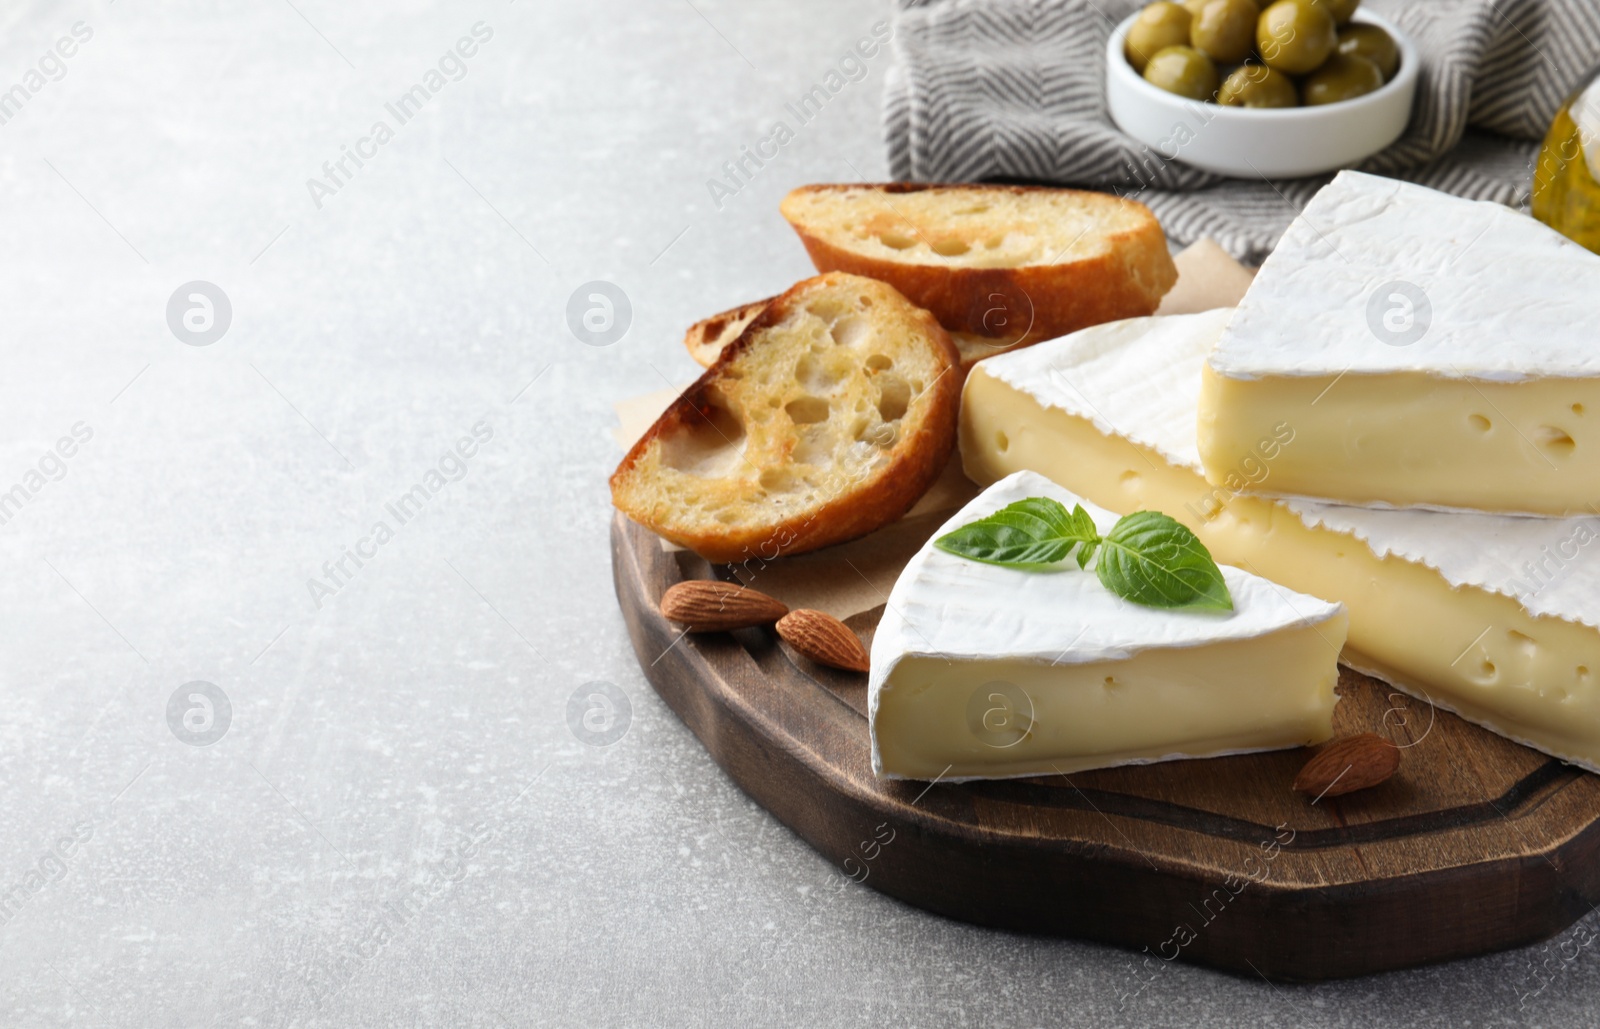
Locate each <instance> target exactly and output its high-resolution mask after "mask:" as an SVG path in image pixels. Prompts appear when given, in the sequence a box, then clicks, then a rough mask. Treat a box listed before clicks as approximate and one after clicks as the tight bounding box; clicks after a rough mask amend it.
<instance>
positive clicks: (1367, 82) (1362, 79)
mask: <svg viewBox="0 0 1600 1029" xmlns="http://www.w3.org/2000/svg"><path fill="white" fill-rule="evenodd" d="M1382 85H1383V72H1381V71H1379V70H1378V66H1377V65H1376V64H1373V63H1372V62H1371V61H1369V60H1367V59H1366V58H1365V57H1356V56H1354V55H1353V54H1334V55H1333V56H1332V57H1330V58H1328V63H1327V64H1324V65H1323V66H1322V67H1320V68H1318V69H1317V70H1316V71H1314V72H1312V73H1311V74H1310V75H1308V76H1306V80H1305V81H1304V82H1302V83H1301V84H1300V95H1301V99H1302V100H1303V101H1304V102H1305V105H1306V106H1307V107H1316V106H1318V105H1320V104H1336V103H1338V102H1339V101H1341V100H1354V99H1355V98H1356V97H1358V96H1365V95H1366V94H1368V93H1371V92H1372V91H1373V90H1375V89H1377V88H1378V87H1380V86H1382Z"/></svg>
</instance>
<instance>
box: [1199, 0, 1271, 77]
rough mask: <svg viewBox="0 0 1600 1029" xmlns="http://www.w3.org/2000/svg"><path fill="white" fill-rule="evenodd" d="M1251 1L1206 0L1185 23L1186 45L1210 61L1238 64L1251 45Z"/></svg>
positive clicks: (1253, 27)
mask: <svg viewBox="0 0 1600 1029" xmlns="http://www.w3.org/2000/svg"><path fill="white" fill-rule="evenodd" d="M1259 16H1260V13H1259V12H1258V11H1257V10H1256V5H1255V0H1208V2H1207V3H1206V5H1205V6H1204V7H1202V8H1201V9H1200V13H1199V14H1197V15H1195V17H1194V19H1193V20H1192V21H1191V23H1190V25H1189V41H1190V44H1191V45H1192V46H1193V47H1194V48H1195V49H1196V50H1198V51H1200V52H1201V53H1203V54H1205V55H1206V56H1207V57H1209V58H1211V59H1212V60H1213V61H1220V62H1222V63H1224V64H1238V63H1239V62H1240V61H1242V60H1244V59H1245V58H1246V57H1248V56H1249V55H1250V48H1251V47H1252V46H1254V45H1255V34H1256V18H1258V17H1259Z"/></svg>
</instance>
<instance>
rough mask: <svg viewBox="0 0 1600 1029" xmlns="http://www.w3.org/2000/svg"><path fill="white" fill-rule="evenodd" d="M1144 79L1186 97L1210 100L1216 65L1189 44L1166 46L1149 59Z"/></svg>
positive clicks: (1212, 92)
mask: <svg viewBox="0 0 1600 1029" xmlns="http://www.w3.org/2000/svg"><path fill="white" fill-rule="evenodd" d="M1144 79H1145V81H1146V82H1148V83H1150V84H1151V85H1153V86H1156V87H1158V88H1160V89H1164V90H1166V91H1167V92H1168V93H1174V94H1176V95H1178V96H1181V97H1188V98H1189V99H1190V100H1210V99H1211V98H1212V97H1214V96H1216V94H1217V66H1216V65H1215V64H1213V63H1211V58H1209V57H1207V56H1206V55H1205V54H1202V53H1201V52H1200V51H1198V50H1196V49H1194V48H1193V47H1187V46H1169V47H1167V48H1166V49H1165V50H1163V51H1161V52H1160V53H1158V54H1156V55H1155V56H1154V57H1152V58H1150V63H1149V64H1147V65H1146V66H1145V69H1144Z"/></svg>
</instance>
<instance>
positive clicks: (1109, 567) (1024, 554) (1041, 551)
mask: <svg viewBox="0 0 1600 1029" xmlns="http://www.w3.org/2000/svg"><path fill="white" fill-rule="evenodd" d="M933 545H934V546H936V547H938V548H939V549H940V550H943V551H945V552H946V553H949V554H955V555H956V556H957V557H964V558H968V559H970V560H973V561H983V562H985V563H986V564H993V565H1003V566H1004V567H1007V568H1022V569H1027V570H1030V571H1040V570H1043V569H1047V568H1050V567H1051V566H1053V565H1058V564H1060V563H1061V562H1063V561H1065V560H1066V559H1067V558H1068V557H1075V558H1076V560H1077V562H1078V567H1079V568H1084V569H1086V568H1088V567H1089V562H1090V560H1091V559H1093V558H1094V557H1095V555H1096V553H1098V554H1099V560H1097V561H1095V565H1094V572H1095V575H1096V576H1097V577H1098V578H1099V579H1100V583H1101V585H1103V586H1105V588H1106V589H1108V590H1110V591H1111V592H1112V593H1115V594H1116V595H1117V596H1119V597H1122V598H1123V599H1124V600H1131V601H1132V602H1133V603H1135V604H1142V605H1144V606H1145V607H1159V608H1165V609H1168V610H1174V611H1232V610H1233V597H1232V595H1230V594H1229V593H1228V584H1227V583H1226V582H1224V581H1223V579H1222V570H1221V569H1219V568H1218V567H1217V563H1216V562H1215V561H1213V560H1212V559H1211V553H1210V552H1209V551H1207V550H1206V548H1205V544H1203V543H1201V542H1200V540H1199V539H1197V538H1196V537H1195V534H1194V533H1192V532H1190V531H1189V530H1188V529H1187V528H1185V527H1184V526H1183V525H1182V524H1180V523H1179V522H1177V521H1176V520H1174V519H1172V518H1169V517H1167V516H1166V515H1164V514H1161V513H1159V512H1157V511H1135V512H1134V513H1133V514H1130V515H1126V516H1124V517H1123V518H1121V519H1119V520H1118V521H1117V524H1116V525H1114V526H1113V527H1112V529H1111V531H1110V532H1108V533H1106V534H1105V535H1104V536H1101V535H1100V533H1099V530H1098V529H1096V528H1095V524H1094V519H1092V518H1090V517H1089V514H1088V512H1086V511H1084V509H1083V506H1082V505H1081V504H1075V505H1073V508H1072V510H1071V511H1068V510H1067V508H1066V505H1065V504H1062V503H1061V502H1060V501H1058V500H1051V499H1050V498H1049V497H1029V498H1027V499H1026V500H1019V501H1017V502H1016V503H1014V504H1008V505H1006V506H1005V507H1003V508H1001V509H1000V510H998V511H996V512H995V513H994V514H992V515H989V516H988V517H986V518H980V519H978V520H977V521H975V522H969V523H967V524H966V525H963V526H962V527H961V528H959V529H956V530H955V531H954V532H948V533H945V534H944V535H943V536H940V537H939V538H938V539H936V540H934V541H933Z"/></svg>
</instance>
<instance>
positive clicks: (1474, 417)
mask: <svg viewBox="0 0 1600 1029" xmlns="http://www.w3.org/2000/svg"><path fill="white" fill-rule="evenodd" d="M1467 424H1468V425H1470V426H1472V427H1473V428H1474V429H1477V430H1478V431H1479V432H1488V431H1489V428H1490V426H1491V425H1492V424H1493V423H1491V422H1490V421H1489V419H1487V418H1485V417H1484V416H1483V415H1481V414H1469V415H1467Z"/></svg>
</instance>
